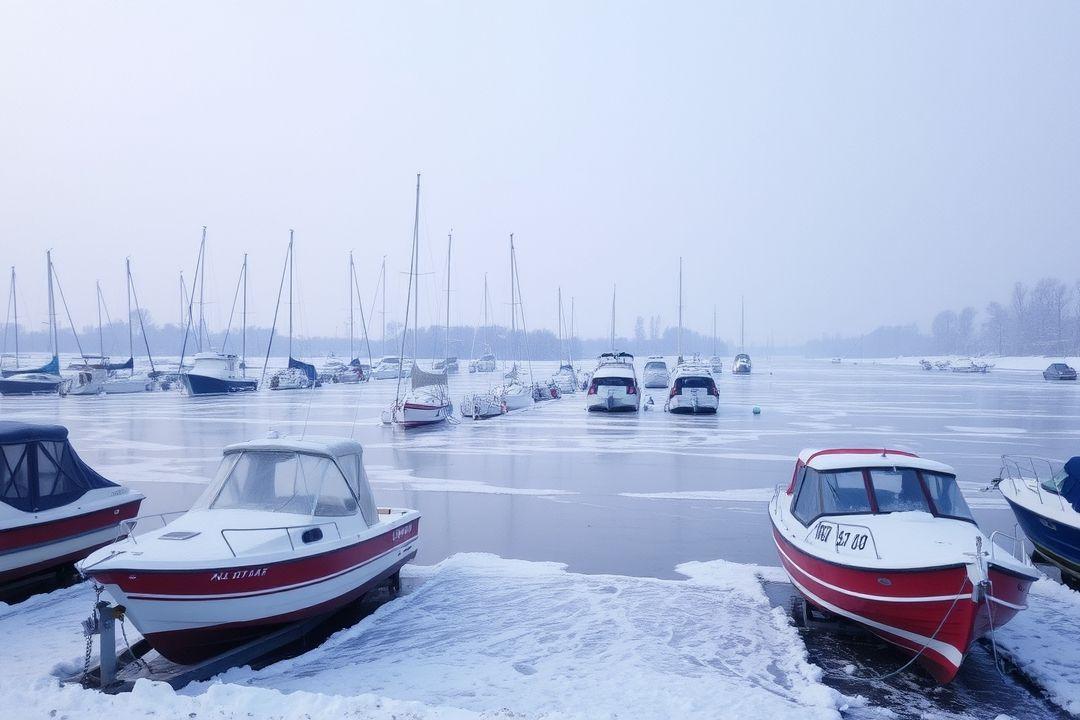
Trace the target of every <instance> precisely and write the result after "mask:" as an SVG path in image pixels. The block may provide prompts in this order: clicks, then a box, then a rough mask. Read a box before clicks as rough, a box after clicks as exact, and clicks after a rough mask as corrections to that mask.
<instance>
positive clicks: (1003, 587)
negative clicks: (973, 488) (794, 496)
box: [773, 526, 1032, 684]
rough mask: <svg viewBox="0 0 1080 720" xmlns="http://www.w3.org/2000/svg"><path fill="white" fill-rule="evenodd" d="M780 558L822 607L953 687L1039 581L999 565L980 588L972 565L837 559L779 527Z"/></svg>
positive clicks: (806, 593)
mask: <svg viewBox="0 0 1080 720" xmlns="http://www.w3.org/2000/svg"><path fill="white" fill-rule="evenodd" d="M773 540H774V542H775V543H776V547H777V550H778V551H779V554H780V561H781V563H782V564H783V566H784V570H785V572H786V573H787V575H788V577H789V578H790V580H791V583H792V585H794V586H795V589H796V590H797V591H798V592H799V593H800V594H801V595H802V596H803V597H804V598H805V599H806V600H807V601H808V602H809V603H810V604H811V605H814V606H815V607H817V608H819V609H821V610H824V611H826V612H828V613H832V614H834V615H839V616H841V617H844V618H847V619H848V620H851V621H854V622H856V623H858V624H859V625H861V626H863V627H864V628H866V629H867V630H869V631H870V632H872V633H873V634H875V635H877V636H878V637H880V638H882V639H883V640H886V641H887V642H890V643H892V644H893V645H896V646H898V647H899V648H901V649H902V650H904V651H906V652H908V653H915V654H917V655H918V658H917V662H918V663H919V664H920V665H921V666H922V667H923V668H924V669H925V670H926V671H927V672H929V673H930V675H931V676H933V678H934V679H935V680H936V681H937V682H939V683H941V684H945V683H948V682H950V681H951V680H952V679H953V678H954V677H955V676H956V673H957V672H958V671H959V669H960V665H961V663H962V662H963V659H964V656H965V655H966V654H967V651H968V648H969V647H970V646H971V643H972V642H974V641H975V640H976V639H978V638H979V637H982V636H983V635H985V634H986V633H988V632H989V631H990V629H991V623H992V627H994V628H1000V627H1002V626H1003V625H1005V624H1006V623H1008V622H1009V621H1010V620H1011V619H1012V618H1013V616H1014V615H1015V614H1016V613H1017V612H1019V611H1020V610H1022V609H1024V608H1025V607H1026V605H1027V594H1028V589H1029V588H1030V586H1031V582H1032V579H1031V578H1029V577H1022V576H1018V575H1015V574H1013V573H1010V572H1008V571H1006V570H1004V569H1002V568H1000V567H999V566H996V565H993V564H991V565H990V566H989V568H988V571H987V575H988V578H989V586H988V587H987V588H985V591H984V588H983V587H981V586H980V587H976V586H975V585H974V584H973V583H972V582H971V579H970V577H969V569H968V566H967V565H963V564H959V565H951V566H931V567H927V568H920V569H904V570H889V569H876V568H874V569H870V568H858V567H853V566H850V565H843V564H839V563H832V562H828V561H825V560H822V559H820V558H818V557H815V556H813V555H810V554H808V553H806V552H803V551H802V550H800V549H799V548H798V547H796V546H795V545H794V544H792V543H791V542H790V541H789V540H787V539H786V538H784V537H783V535H782V534H781V533H780V532H778V531H777V529H776V527H775V526H773Z"/></svg>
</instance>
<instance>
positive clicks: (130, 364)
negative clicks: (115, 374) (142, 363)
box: [105, 358, 135, 370]
mask: <svg viewBox="0 0 1080 720" xmlns="http://www.w3.org/2000/svg"><path fill="white" fill-rule="evenodd" d="M105 369H106V370H134V369H135V358H128V359H127V360H125V361H124V362H122V363H105Z"/></svg>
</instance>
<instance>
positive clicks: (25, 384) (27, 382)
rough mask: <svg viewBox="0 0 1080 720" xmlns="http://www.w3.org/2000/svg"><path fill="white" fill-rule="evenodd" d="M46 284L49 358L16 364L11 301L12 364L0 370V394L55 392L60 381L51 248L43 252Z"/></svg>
mask: <svg viewBox="0 0 1080 720" xmlns="http://www.w3.org/2000/svg"><path fill="white" fill-rule="evenodd" d="M45 262H46V266H47V272H48V288H49V348H50V349H51V350H52V358H51V359H50V360H49V362H47V363H45V364H44V365H42V366H40V367H29V368H23V367H19V313H18V303H15V326H14V330H15V367H14V368H4V369H3V370H0V395H55V394H58V393H59V391H60V390H61V388H62V386H63V384H64V378H63V377H62V376H61V375H60V357H59V354H58V350H57V347H58V342H57V337H56V304H55V301H54V298H53V264H52V251H51V250H49V251H46V252H45ZM15 294H16V293H15V268H12V269H11V296H12V299H14V298H15Z"/></svg>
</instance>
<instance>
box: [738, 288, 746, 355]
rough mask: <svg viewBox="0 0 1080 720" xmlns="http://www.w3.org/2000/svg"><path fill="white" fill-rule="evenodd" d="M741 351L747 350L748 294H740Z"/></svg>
mask: <svg viewBox="0 0 1080 720" xmlns="http://www.w3.org/2000/svg"><path fill="white" fill-rule="evenodd" d="M739 351H740V352H746V296H745V295H740V296H739Z"/></svg>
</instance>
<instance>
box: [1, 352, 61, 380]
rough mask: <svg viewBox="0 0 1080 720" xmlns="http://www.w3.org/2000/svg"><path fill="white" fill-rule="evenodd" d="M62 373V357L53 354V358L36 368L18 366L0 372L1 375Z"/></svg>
mask: <svg viewBox="0 0 1080 720" xmlns="http://www.w3.org/2000/svg"><path fill="white" fill-rule="evenodd" d="M59 374H60V358H58V357H56V356H55V355H53V356H52V360H50V361H49V362H47V363H45V364H44V365H42V366H41V367H36V368H17V369H13V370H4V371H3V372H0V376H3V377H13V376H15V375H59Z"/></svg>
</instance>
